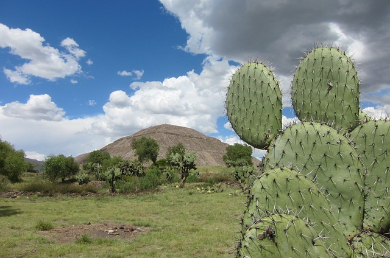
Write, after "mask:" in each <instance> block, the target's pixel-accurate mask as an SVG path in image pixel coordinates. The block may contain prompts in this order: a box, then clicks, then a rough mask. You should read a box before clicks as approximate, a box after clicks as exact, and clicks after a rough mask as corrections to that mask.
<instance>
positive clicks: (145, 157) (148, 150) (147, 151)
mask: <svg viewBox="0 0 390 258" xmlns="http://www.w3.org/2000/svg"><path fill="white" fill-rule="evenodd" d="M131 147H132V148H133V150H134V151H135V154H136V155H137V156H138V160H139V161H140V162H141V163H145V162H147V161H149V160H151V161H152V162H153V163H156V161H157V156H158V150H159V146H158V143H157V141H156V140H155V139H153V138H148V137H141V138H140V139H137V138H134V139H133V141H132V142H131Z"/></svg>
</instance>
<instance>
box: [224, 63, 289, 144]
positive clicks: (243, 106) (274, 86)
mask: <svg viewBox="0 0 390 258" xmlns="http://www.w3.org/2000/svg"><path fill="white" fill-rule="evenodd" d="M226 110H227V115H228V117H229V121H230V123H231V125H232V127H233V129H234V131H235V132H236V133H237V134H238V136H240V138H241V139H242V140H243V141H245V142H247V143H248V144H250V145H252V146H254V147H256V148H260V149H262V148H265V147H267V146H268V144H269V143H270V142H271V140H272V139H273V138H274V137H275V135H277V134H278V133H279V131H280V130H281V129H282V95H281V92H280V88H279V83H278V81H277V80H276V79H275V76H274V74H273V73H272V71H271V70H270V69H269V68H268V67H266V66H265V65H264V64H261V63H258V62H249V63H247V64H244V65H243V66H242V67H241V68H240V69H238V71H237V72H236V73H235V74H234V75H233V77H232V79H231V81H230V85H229V88H228V92H227V96H226Z"/></svg>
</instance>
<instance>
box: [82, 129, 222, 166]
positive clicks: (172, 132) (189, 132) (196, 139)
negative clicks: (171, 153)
mask: <svg viewBox="0 0 390 258" xmlns="http://www.w3.org/2000/svg"><path fill="white" fill-rule="evenodd" d="M141 137H149V138H153V139H155V140H156V141H157V143H158V144H159V147H160V150H159V154H158V157H157V159H164V158H165V156H166V153H167V151H168V148H169V147H171V146H174V145H177V144H179V143H182V144H183V145H184V148H185V149H186V151H187V152H195V153H196V164H197V165H198V166H199V167H202V166H224V165H225V163H224V161H223V159H222V158H223V155H224V154H225V153H226V147H227V146H228V144H226V143H223V142H221V141H220V140H218V139H216V138H213V137H209V136H206V135H204V134H202V133H200V132H198V131H196V130H194V129H190V128H186V127H182V126H175V125H168V124H163V125H158V126H153V127H150V128H147V129H143V130H141V131H139V132H137V133H135V134H133V135H130V136H126V137H123V138H120V139H118V140H116V141H114V142H113V143H110V144H108V145H107V146H105V147H103V148H101V149H100V150H101V151H106V152H108V153H110V155H111V157H114V156H121V157H122V158H124V159H126V160H135V159H136V156H135V154H134V152H133V149H132V148H131V142H132V140H133V139H134V138H141ZM88 154H89V153H85V154H82V155H80V156H77V157H76V158H75V160H76V161H77V162H79V163H80V164H82V163H84V162H85V161H86V159H87V157H88Z"/></svg>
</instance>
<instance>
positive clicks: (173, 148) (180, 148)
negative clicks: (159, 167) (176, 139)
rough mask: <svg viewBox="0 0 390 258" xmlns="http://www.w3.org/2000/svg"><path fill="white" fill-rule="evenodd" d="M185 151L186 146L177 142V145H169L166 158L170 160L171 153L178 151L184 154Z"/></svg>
mask: <svg viewBox="0 0 390 258" xmlns="http://www.w3.org/2000/svg"><path fill="white" fill-rule="evenodd" d="M185 152H186V149H185V148H184V146H183V144H182V143H179V144H177V145H174V146H171V147H168V151H167V155H166V159H167V160H169V157H170V156H171V154H173V153H178V154H180V155H184V153H185Z"/></svg>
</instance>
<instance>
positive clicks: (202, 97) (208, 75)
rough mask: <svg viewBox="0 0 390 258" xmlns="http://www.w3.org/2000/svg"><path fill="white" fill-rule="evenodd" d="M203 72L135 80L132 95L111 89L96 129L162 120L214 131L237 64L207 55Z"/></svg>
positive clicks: (129, 128)
mask: <svg viewBox="0 0 390 258" xmlns="http://www.w3.org/2000/svg"><path fill="white" fill-rule="evenodd" d="M203 66H204V68H203V71H202V72H201V73H200V74H197V73H195V72H194V71H190V72H188V73H187V75H184V76H180V77H177V78H167V79H165V80H164V81H162V82H159V81H153V82H134V83H132V84H131V85H130V87H131V88H132V89H133V90H135V93H134V95H132V96H129V95H127V93H126V92H124V91H115V92H113V93H111V95H110V98H109V102H107V103H106V104H105V105H104V106H103V110H104V112H105V113H104V119H103V120H102V121H99V122H98V123H96V124H95V125H94V130H97V131H101V132H106V133H108V132H109V133H112V134H114V135H125V133H127V134H128V133H129V132H136V131H137V130H140V129H143V128H146V127H150V126H153V125H158V124H162V123H168V124H174V125H181V126H187V127H190V128H194V129H196V130H198V131H200V132H203V133H214V132H216V131H217V129H216V121H217V118H218V117H219V116H221V115H223V112H224V101H225V92H226V86H227V84H228V82H229V78H230V76H231V73H232V71H234V70H235V67H232V66H230V65H229V63H228V62H227V61H226V60H223V59H218V58H214V57H208V58H207V59H206V60H205V61H204V63H203Z"/></svg>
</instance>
